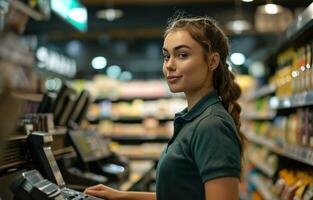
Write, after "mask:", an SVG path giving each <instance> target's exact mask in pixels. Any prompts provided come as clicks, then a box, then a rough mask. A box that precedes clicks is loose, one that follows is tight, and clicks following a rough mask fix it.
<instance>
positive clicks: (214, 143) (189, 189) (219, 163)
mask: <svg viewBox="0 0 313 200" xmlns="http://www.w3.org/2000/svg"><path fill="white" fill-rule="evenodd" d="M240 151H241V146H240V142H239V138H238V135H237V130H236V126H235V123H234V121H233V119H232V117H231V116H230V114H229V113H228V112H227V111H226V110H225V108H224V107H223V105H222V102H221V100H220V99H219V96H218V94H217V91H215V90H213V91H212V92H210V93H209V94H208V95H206V96H204V97H203V98H202V99H201V100H200V101H199V102H197V103H196V105H194V106H193V107H192V108H191V110H190V111H188V110H187V109H184V110H183V111H182V112H180V113H177V114H176V115H175V118H174V134H173V137H172V138H171V139H170V141H169V142H168V144H167V147H166V148H165V150H164V152H163V153H162V155H161V158H160V160H159V163H158V166H157V176H156V194H157V199H158V200H204V199H205V190H204V183H205V182H207V181H209V180H212V179H216V178H219V177H236V178H238V179H239V178H240V172H241V164H240Z"/></svg>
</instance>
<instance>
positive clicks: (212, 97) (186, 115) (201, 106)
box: [175, 90, 221, 121]
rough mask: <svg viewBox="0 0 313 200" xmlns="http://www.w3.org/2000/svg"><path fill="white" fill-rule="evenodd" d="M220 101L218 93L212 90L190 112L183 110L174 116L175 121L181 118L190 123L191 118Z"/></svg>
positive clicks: (186, 109)
mask: <svg viewBox="0 0 313 200" xmlns="http://www.w3.org/2000/svg"><path fill="white" fill-rule="evenodd" d="M219 101H221V99H220V98H219V96H218V93H217V91H216V90H213V91H211V92H209V93H208V94H207V95H205V96H204V97H202V98H201V99H200V101H198V102H197V103H196V104H195V105H194V106H193V107H192V108H191V110H190V111H188V108H185V109H184V110H182V111H181V112H179V113H176V114H175V119H177V118H182V119H184V120H185V121H191V120H192V119H193V118H195V117H197V116H199V115H200V114H201V113H202V112H203V111H204V110H205V109H207V108H208V107H209V106H211V105H213V104H215V103H217V102H219Z"/></svg>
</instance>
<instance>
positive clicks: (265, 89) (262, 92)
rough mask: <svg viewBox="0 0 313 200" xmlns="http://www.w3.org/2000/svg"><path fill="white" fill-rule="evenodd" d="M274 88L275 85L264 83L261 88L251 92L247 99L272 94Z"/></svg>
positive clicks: (251, 99)
mask: <svg viewBox="0 0 313 200" xmlns="http://www.w3.org/2000/svg"><path fill="white" fill-rule="evenodd" d="M275 90H276V87H275V85H271V84H270V85H265V86H262V87H261V88H259V89H257V90H256V91H255V92H253V93H252V94H251V95H250V96H249V98H248V100H250V101H253V100H255V99H258V98H260V97H264V96H267V95H270V94H273V93H274V92H275Z"/></svg>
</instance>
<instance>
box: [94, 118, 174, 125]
mask: <svg viewBox="0 0 313 200" xmlns="http://www.w3.org/2000/svg"><path fill="white" fill-rule="evenodd" d="M144 119H145V117H120V118H111V117H99V118H96V119H89V120H88V121H89V122H90V123H91V124H98V123H99V122H100V121H101V120H109V121H112V122H116V123H141V122H142V121H143V120H144ZM157 120H158V121H159V122H168V121H173V119H172V118H159V119H157Z"/></svg>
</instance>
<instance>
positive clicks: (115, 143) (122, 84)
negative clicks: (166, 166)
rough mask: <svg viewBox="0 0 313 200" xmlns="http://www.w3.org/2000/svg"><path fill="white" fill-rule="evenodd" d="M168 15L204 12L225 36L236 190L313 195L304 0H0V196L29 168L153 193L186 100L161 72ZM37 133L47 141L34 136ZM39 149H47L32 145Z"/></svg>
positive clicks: (79, 184)
mask: <svg viewBox="0 0 313 200" xmlns="http://www.w3.org/2000/svg"><path fill="white" fill-rule="evenodd" d="M177 14H184V15H186V16H204V15H205V16H210V17H213V18H214V19H216V20H217V22H218V24H219V26H220V27H221V28H222V29H223V31H224V32H225V33H226V34H227V36H228V37H229V42H230V54H229V57H228V58H227V62H228V64H229V66H230V67H229V69H230V70H232V71H233V72H234V73H235V74H236V81H237V83H239V85H240V86H241V89H242V91H243V94H242V97H241V98H240V103H241V105H242V113H241V117H242V131H243V132H244V134H245V135H246V137H247V139H248V142H247V148H246V154H245V156H246V158H245V164H244V170H243V179H242V183H241V189H240V190H241V191H240V198H241V199H243V200H244V199H252V200H258V199H266V200H267V199H268V200H273V199H286V200H287V199H311V198H313V195H312V194H313V175H312V172H313V171H312V165H313V150H312V147H313V121H312V118H313V109H312V105H313V99H312V96H313V93H312V89H313V71H312V65H313V63H312V53H313V38H312V35H313V20H312V19H313V4H312V1H310V0H192V1H191V0H171V1H165V0H132V1H129V0H0V72H1V73H0V96H1V98H0V113H3V114H2V115H1V116H0V185H1V186H2V185H4V187H3V188H1V189H0V199H1V198H2V199H4V200H5V199H13V193H12V189H10V188H9V187H10V185H11V183H13V182H14V180H16V177H18V176H19V175H20V174H21V173H24V172H26V171H27V170H30V169H37V170H38V171H39V173H40V174H42V175H43V177H44V178H46V179H48V180H49V181H51V182H54V183H55V184H56V185H58V186H57V187H60V188H62V187H63V186H64V185H66V186H67V187H69V188H71V189H75V190H76V191H83V190H84V188H85V187H87V186H90V185H93V184H98V183H104V184H107V185H109V186H111V187H114V188H117V189H121V190H138V191H142V190H145V191H147V190H148V191H155V167H156V165H157V162H158V158H159V156H160V154H161V152H162V150H163V148H164V146H165V145H166V143H167V141H168V140H169V139H170V138H171V136H172V132H173V117H174V114H175V113H177V112H179V111H181V110H182V109H184V108H185V107H186V100H185V98H184V96H183V94H172V93H171V92H170V91H169V89H168V87H167V84H166V81H165V79H164V77H163V74H162V65H163V55H162V46H163V32H164V29H165V27H166V24H167V22H168V20H169V19H170V18H171V17H173V16H175V15H177ZM243 105H244V106H243ZM39 132H40V133H42V135H41V138H47V137H48V136H49V137H50V136H51V138H53V139H52V141H50V139H42V141H43V142H41V146H36V145H37V144H38V143H36V142H35V143H32V141H33V140H32V139H31V135H33V134H34V133H39ZM35 140H36V139H35ZM48 141H50V142H48ZM45 147H51V148H52V149H51V154H47V153H42V155H41V154H40V153H39V154H36V152H33V150H32V149H34V148H37V149H38V148H39V149H43V148H45ZM43 152H45V151H43ZM42 156H43V157H47V158H49V159H48V160H50V161H51V156H52V157H53V159H55V160H56V163H57V166H58V167H55V165H56V164H55V163H50V161H49V162H47V161H46V160H44V159H39V158H42ZM53 159H52V160H53ZM33 161H34V162H33ZM49 166H54V167H50V168H53V170H52V171H51V172H49V169H50V168H49ZM95 166H98V167H95ZM56 168H59V169H57V170H55V169H56ZM56 174H61V177H62V176H63V179H64V180H63V183H64V184H63V183H62V184H61V182H62V181H59V178H56V177H60V176H59V175H56ZM25 180H27V181H30V180H28V179H25ZM30 183H32V182H31V181H30ZM15 191H17V192H15V194H16V198H17V199H19V198H23V197H25V196H27V195H30V196H31V195H33V194H31V192H28V193H29V194H28V193H27V192H26V193H25V191H24V190H23V189H22V187H19V186H18V185H16V190H15ZM62 192H63V195H64V194H65V192H64V191H63V190H62ZM17 194H23V195H24V196H23V195H22V196H21V197H18V196H19V195H17ZM36 195H37V193H36ZM36 195H35V196H34V195H33V196H31V197H29V198H30V199H36V198H39V199H40V197H36Z"/></svg>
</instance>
